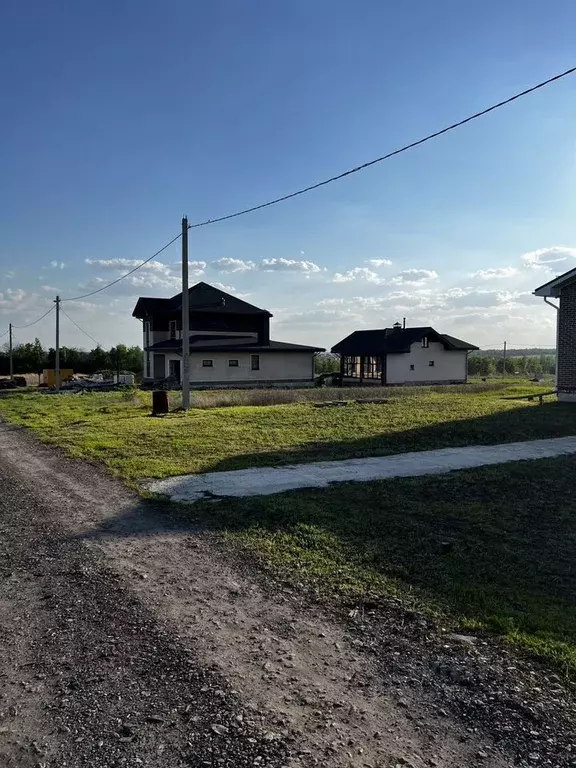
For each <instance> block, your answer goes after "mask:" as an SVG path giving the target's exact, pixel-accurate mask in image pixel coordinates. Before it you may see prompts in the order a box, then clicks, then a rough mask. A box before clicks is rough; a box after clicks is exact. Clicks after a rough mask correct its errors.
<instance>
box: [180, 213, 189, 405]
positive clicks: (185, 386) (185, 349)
mask: <svg viewBox="0 0 576 768" xmlns="http://www.w3.org/2000/svg"><path fill="white" fill-rule="evenodd" d="M189 408H190V297H189V295H188V218H187V217H186V216H184V218H183V219H182V409H183V410H184V411H187V410H188V409H189Z"/></svg>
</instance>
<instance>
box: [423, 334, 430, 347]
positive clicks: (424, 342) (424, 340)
mask: <svg viewBox="0 0 576 768" xmlns="http://www.w3.org/2000/svg"><path fill="white" fill-rule="evenodd" d="M429 346H430V342H429V341H428V336H423V337H422V349H428V347H429Z"/></svg>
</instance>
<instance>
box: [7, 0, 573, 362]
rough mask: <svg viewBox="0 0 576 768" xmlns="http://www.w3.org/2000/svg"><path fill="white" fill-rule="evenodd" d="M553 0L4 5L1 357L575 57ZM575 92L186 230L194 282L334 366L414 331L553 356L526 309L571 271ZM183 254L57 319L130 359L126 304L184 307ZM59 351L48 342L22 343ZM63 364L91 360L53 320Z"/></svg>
mask: <svg viewBox="0 0 576 768" xmlns="http://www.w3.org/2000/svg"><path fill="white" fill-rule="evenodd" d="M575 25H576V6H575V5H574V3H573V2H571V1H569V0H557V2H555V3H553V4H552V5H550V4H548V5H547V6H546V5H545V4H543V3H541V2H536V0H508V2H506V3H501V2H495V0H485V1H484V2H473V1H472V0H464V1H463V0H438V1H437V2H436V3H429V2H428V1H427V0H406V2H403V3H398V4H393V3H384V2H382V0H363V1H362V2H360V3H351V2H348V0H346V1H345V0H312V2H311V1H310V0H290V2H287V1H286V2H284V1H283V0H274V1H273V2H272V1H271V0H242V2H238V0H212V2H210V3H196V2H190V0H168V2H166V3H158V2H151V1H149V0H145V1H144V2H142V1H141V0H140V1H139V2H136V0H115V1H114V2H111V0H102V2H100V3H90V4H87V3H77V2H72V1H71V0H61V1H60V2H58V3H45V2H40V0H31V2H27V3H21V2H18V1H17V0H4V2H3V3H2V5H1V7H0V87H1V91H2V94H3V99H2V106H3V110H2V112H3V117H2V121H1V123H0V168H1V175H2V182H3V183H2V184H1V185H0V334H1V333H2V332H3V330H4V327H5V326H6V327H7V324H8V322H10V321H12V322H13V323H15V324H17V325H18V324H24V323H26V322H29V321H31V320H34V319H35V318H36V317H37V316H39V315H40V314H41V313H42V312H43V311H45V309H46V308H48V307H49V306H50V302H51V301H52V299H53V297H54V295H55V293H56V292H57V291H58V292H59V293H60V294H61V295H62V296H63V297H67V296H76V295H78V294H79V293H84V292H86V290H88V289H89V288H92V287H98V286H99V285H102V284H103V282H104V281H109V280H111V279H114V278H115V277H117V276H118V275H120V274H121V273H122V271H126V268H130V266H131V265H132V264H133V263H136V261H141V260H143V259H144V258H147V257H148V256H149V255H151V254H152V253H153V252H154V251H155V250H157V249H158V248H159V247H161V246H162V245H163V244H164V243H165V242H166V241H168V240H169V239H170V238H171V237H173V236H174V235H175V234H176V233H177V232H178V230H179V227H180V218H181V216H182V215H183V214H187V215H188V216H189V218H190V221H191V222H194V221H200V220H204V219H207V218H213V217H216V216H219V215H222V214H226V213H229V212H232V211H234V210H237V209H239V208H245V207H247V206H250V205H255V204H258V203H260V202H263V201H265V200H267V199H269V198H271V197H276V196H278V195H281V194H285V193H288V192H291V191H293V190H294V189H297V188H299V187H301V186H305V185H307V184H309V183H313V182H315V181H318V180H320V179H322V178H324V177H327V176H331V175H333V174H335V173H338V172H340V171H342V170H345V169H346V168H348V167H351V166H355V165H357V164H359V163H362V162H364V161H366V160H369V159H371V158H372V157H374V156H377V155H381V154H383V153H385V152H387V151H389V150H391V149H394V148H396V147H398V146H401V145H403V144H405V143H407V142H409V141H413V140H415V139H417V138H420V137H421V136H423V135H425V134H427V133H429V132H431V131H434V130H437V129H438V128H440V127H442V126H443V125H445V124H447V123H450V122H452V121H454V120H457V119H460V118H462V117H465V116H466V115H468V114H470V113H472V112H475V111H477V110H478V109H482V108H484V107H485V106H488V105H489V104H491V103H493V102H495V101H498V100H500V99H502V98H506V97H507V96H509V95H511V94H513V93H515V92H516V91H519V90H522V89H523V88H525V87H527V86H529V85H531V84H533V83H535V82H537V81H539V80H542V79H545V78H546V77H548V76H550V75H552V74H554V73H556V72H559V71H562V70H564V69H568V68H569V67H571V66H573V65H574V64H575V62H576V59H575V58H574V45H573V30H574V28H575ZM575 95H576V76H572V77H569V78H566V79H565V80H563V81H561V82H559V83H556V84H554V85H552V86H550V87H548V88H546V89H544V90H542V91H540V92H538V93H536V94H533V95H531V96H528V97H526V98H525V99H523V100H521V101H519V102H517V103H515V104H513V105H511V106H509V107H506V108H504V109H502V110H500V111H498V112H496V113H493V114H491V115H489V116H487V117H485V118H482V119H480V120H478V121H476V122H475V123H473V124H471V125H468V126H465V127H463V128H461V129H458V130H457V131H455V132H453V133H451V134H449V135H447V136H444V137H441V138H439V139H437V140H434V141H433V142H430V143H428V144H426V145H425V146H423V147H420V148H417V149H414V150H411V151H410V152H407V153H405V154H403V155H401V156H398V157H395V158H393V159H391V160H389V161H386V162H384V163H381V164H380V165H378V166H376V167H373V168H371V169H368V170H366V171H363V172H362V173H358V174H356V175H355V176H353V177H351V178H349V179H346V180H344V181H341V182H337V183H335V184H332V185H330V186H328V187H324V188H322V189H320V190H317V191H315V192H311V193H310V194H307V195H304V196H302V197H300V198H298V199H296V200H292V201H289V202H286V203H282V204H280V205H278V206H275V207H273V208H269V209H265V210H263V211H260V212H257V213H253V214H250V215H247V216H245V217H242V218H238V219H234V220H232V221H228V222H224V223H222V224H216V225H213V226H209V227H205V228H203V229H198V230H192V231H191V233H190V259H191V260H192V261H194V262H197V263H196V264H195V265H193V269H192V275H193V277H194V278H196V279H203V280H206V281H207V282H215V283H220V284H223V285H226V286H230V287H231V289H233V292H234V293H237V294H240V295H243V296H246V297H247V298H248V300H249V301H252V302H253V303H255V304H258V305H260V306H265V307H266V308H268V309H270V310H271V311H272V312H273V313H274V315H275V319H274V321H273V323H274V326H273V336H274V337H275V338H278V339H283V340H288V341H296V342H297V341H301V342H302V341H304V342H305V341H308V342H310V343H314V344H319V345H321V346H326V347H328V346H330V345H331V344H333V343H335V342H336V341H337V340H339V339H340V338H341V337H343V336H344V335H346V334H347V333H349V332H351V331H352V330H354V329H356V328H368V327H382V326H386V325H391V324H392V323H393V322H394V321H395V320H397V319H398V318H401V317H403V316H406V317H407V320H408V323H409V324H431V325H434V326H435V327H437V328H438V330H440V331H442V332H445V333H450V334H453V335H456V336H460V337H463V338H465V339H467V340H469V341H471V342H474V343H477V344H479V345H483V346H487V345H489V346H491V345H493V344H496V343H501V342H502V341H503V340H504V339H506V340H507V341H508V342H509V344H511V345H513V346H519V345H522V344H530V345H532V344H553V343H554V322H555V318H554V313H553V310H551V309H550V308H547V307H544V306H543V305H542V304H541V300H537V299H535V298H534V297H532V296H531V295H530V291H531V290H533V289H534V288H535V287H536V286H537V285H539V284H541V283H542V282H545V281H546V280H547V279H549V277H550V276H551V275H552V274H555V273H557V272H562V271H564V270H565V269H568V268H571V267H573V266H575V265H576V219H575V217H574V204H575V202H576V199H575V198H576V195H575V193H576V180H575V170H576V163H575V159H576V156H575V129H574V125H576V120H575V118H576V102H575ZM178 259H179V246H178V244H176V245H174V246H173V247H172V248H170V249H169V250H167V251H166V252H165V253H163V254H162V256H161V257H160V259H158V260H157V262H155V263H153V264H154V265H151V266H150V267H149V268H147V269H143V270H141V271H140V272H138V273H136V274H135V275H134V276H133V278H131V279H127V280H125V281H123V282H122V283H121V284H120V285H118V286H117V287H115V288H113V289H111V290H110V291H106V292H103V293H101V294H99V295H97V296H95V297H93V298H90V299H87V300H85V301H83V302H78V303H72V302H71V303H69V304H68V305H66V306H65V309H66V311H67V312H68V314H70V316H71V317H73V318H74V319H75V320H76V321H77V322H78V323H79V324H80V325H81V326H82V327H84V328H85V329H86V330H87V331H88V332H89V333H90V334H91V335H92V336H94V337H95V338H96V339H98V340H99V341H101V343H102V344H104V345H106V346H107V345H109V344H113V343H117V342H125V343H139V342H140V340H141V339H140V330H139V324H138V321H136V320H134V319H133V318H132V317H131V312H132V308H133V305H134V303H135V300H136V298H137V297H138V296H139V295H157V296H169V295H173V294H174V293H176V292H177V283H178V264H177V262H178ZM36 334H37V335H38V336H40V338H41V339H42V341H44V342H45V343H47V344H49V343H53V328H52V322H51V320H50V319H48V320H47V321H45V322H42V323H40V324H38V325H37V326H34V327H33V328H30V329H27V330H22V331H20V332H19V333H17V338H18V339H19V340H21V341H26V340H28V339H29V338H33V336H34V335H36ZM62 335H63V343H66V344H71V345H72V344H74V345H79V346H85V345H87V346H91V342H90V340H89V339H87V338H85V337H83V336H82V335H81V334H80V332H79V331H77V329H76V328H75V327H74V326H73V325H72V324H70V323H69V322H67V321H66V319H64V320H63V333H62Z"/></svg>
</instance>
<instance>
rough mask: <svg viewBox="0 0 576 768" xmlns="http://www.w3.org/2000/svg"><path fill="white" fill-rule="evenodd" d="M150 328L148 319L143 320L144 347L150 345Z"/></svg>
mask: <svg viewBox="0 0 576 768" xmlns="http://www.w3.org/2000/svg"><path fill="white" fill-rule="evenodd" d="M150 329H151V323H150V320H144V345H145V346H146V347H149V346H150Z"/></svg>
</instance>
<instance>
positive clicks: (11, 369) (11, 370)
mask: <svg viewBox="0 0 576 768" xmlns="http://www.w3.org/2000/svg"><path fill="white" fill-rule="evenodd" d="M8 332H9V334H10V335H9V337H8V338H9V344H10V378H11V379H13V378H14V357H13V354H12V323H10V324H9V325H8Z"/></svg>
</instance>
